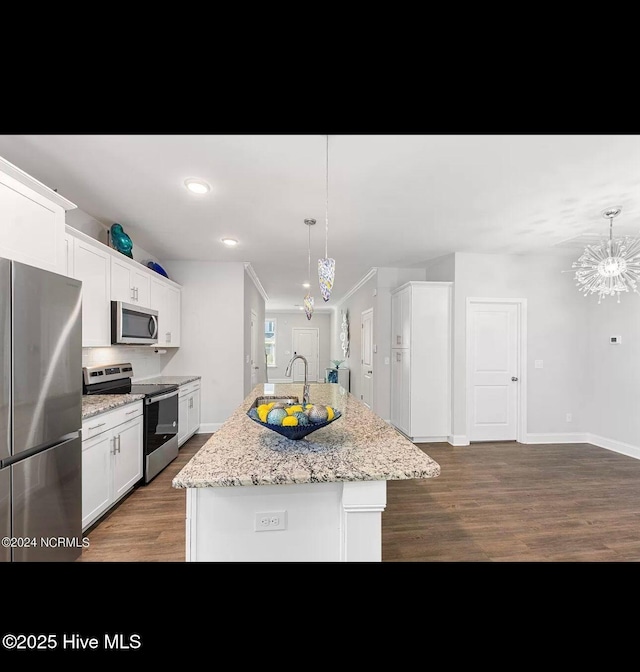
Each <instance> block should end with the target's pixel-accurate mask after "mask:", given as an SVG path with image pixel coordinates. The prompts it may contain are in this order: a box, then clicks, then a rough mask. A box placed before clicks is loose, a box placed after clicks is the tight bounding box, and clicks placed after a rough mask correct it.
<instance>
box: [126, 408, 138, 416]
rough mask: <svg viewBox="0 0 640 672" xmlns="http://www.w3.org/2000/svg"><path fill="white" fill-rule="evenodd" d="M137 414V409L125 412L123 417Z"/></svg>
mask: <svg viewBox="0 0 640 672" xmlns="http://www.w3.org/2000/svg"><path fill="white" fill-rule="evenodd" d="M137 412H138V409H137V408H134V409H133V411H127V412H126V413H125V415H131V414H132V413H137Z"/></svg>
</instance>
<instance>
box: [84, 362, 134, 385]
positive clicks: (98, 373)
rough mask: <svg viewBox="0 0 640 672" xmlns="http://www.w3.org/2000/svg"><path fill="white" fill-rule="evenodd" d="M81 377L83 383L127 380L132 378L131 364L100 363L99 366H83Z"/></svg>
mask: <svg viewBox="0 0 640 672" xmlns="http://www.w3.org/2000/svg"><path fill="white" fill-rule="evenodd" d="M82 378H83V381H84V384H85V385H92V384H94V383H98V382H100V383H102V382H107V381H112V380H122V381H127V382H128V380H129V379H131V378H133V366H131V364H128V363H127V364H106V365H104V364H102V365H100V366H83V367H82Z"/></svg>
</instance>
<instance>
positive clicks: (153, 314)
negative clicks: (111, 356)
mask: <svg viewBox="0 0 640 672" xmlns="http://www.w3.org/2000/svg"><path fill="white" fill-rule="evenodd" d="M157 342H158V311H157V310H152V309H151V308H143V307H142V306H136V305H135V304H134V303H124V301H112V302H111V343H113V344H116V343H124V344H131V345H153V344H154V343H157Z"/></svg>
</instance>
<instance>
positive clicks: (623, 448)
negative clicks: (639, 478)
mask: <svg viewBox="0 0 640 672" xmlns="http://www.w3.org/2000/svg"><path fill="white" fill-rule="evenodd" d="M586 436H587V443H592V444H593V445H594V446H598V447H599V448H606V449H607V450H613V451H614V452H616V453H621V454H622V455H627V456H628V457H635V459H636V460H640V446H632V445H631V444H630V443H623V442H622V441H616V440H615V439H607V438H606V437H604V436H598V435H597V434H587V435H586Z"/></svg>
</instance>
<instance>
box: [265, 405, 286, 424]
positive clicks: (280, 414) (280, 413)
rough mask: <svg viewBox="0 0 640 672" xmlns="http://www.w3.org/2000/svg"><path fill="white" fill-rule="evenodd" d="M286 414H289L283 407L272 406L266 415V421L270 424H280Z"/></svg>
mask: <svg viewBox="0 0 640 672" xmlns="http://www.w3.org/2000/svg"><path fill="white" fill-rule="evenodd" d="M287 415H289V414H288V413H287V412H286V411H285V410H284V408H272V409H271V410H270V411H269V413H268V415H267V423H268V424H270V425H281V424H282V421H283V420H284V419H285V418H286V417H287Z"/></svg>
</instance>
